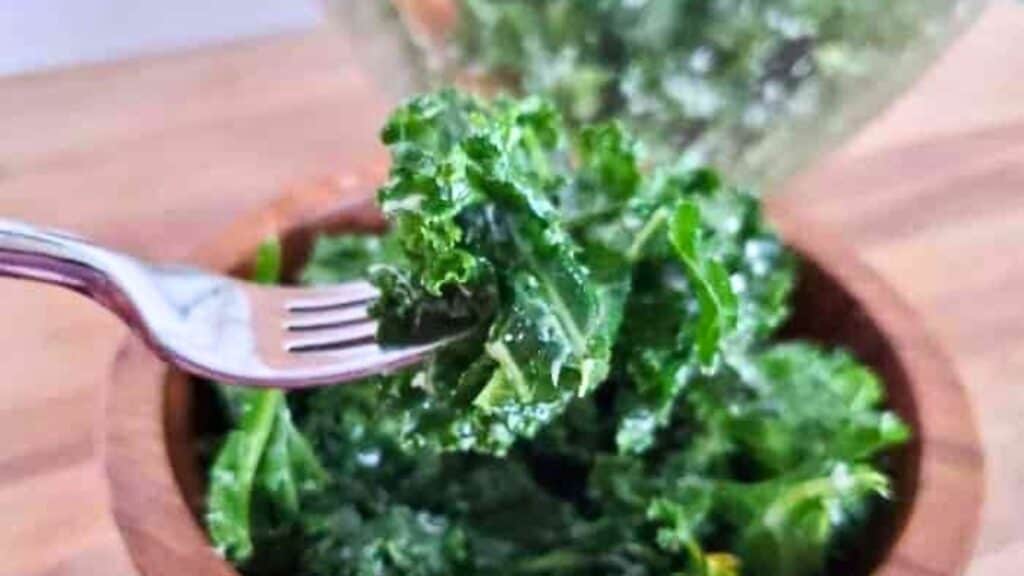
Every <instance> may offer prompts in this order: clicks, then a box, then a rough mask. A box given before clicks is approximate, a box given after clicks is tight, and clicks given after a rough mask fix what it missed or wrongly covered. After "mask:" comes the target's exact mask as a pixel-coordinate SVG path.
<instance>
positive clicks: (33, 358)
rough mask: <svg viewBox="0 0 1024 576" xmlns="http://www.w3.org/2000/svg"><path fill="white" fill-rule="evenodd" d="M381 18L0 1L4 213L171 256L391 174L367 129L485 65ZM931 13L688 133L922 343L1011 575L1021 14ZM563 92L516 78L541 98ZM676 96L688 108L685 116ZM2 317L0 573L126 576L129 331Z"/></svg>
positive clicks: (48, 311)
mask: <svg viewBox="0 0 1024 576" xmlns="http://www.w3.org/2000/svg"><path fill="white" fill-rule="evenodd" d="M433 3H434V2H433V0H431V1H430V2H427V1H426V0H424V2H422V3H421V4H420V5H421V6H425V5H430V4H433ZM407 4H408V3H407ZM413 4H415V2H413ZM867 4H871V5H879V6H889V5H891V6H893V7H898V6H901V5H902V4H901V3H900V2H890V3H885V2H881V3H879V2H869V3H866V4H865V5H867ZM918 5H919V6H920V5H921V4H920V3H919V4H918ZM373 6H374V4H373V3H371V2H369V0H352V1H345V0H335V1H334V2H328V3H326V4H325V3H321V2H313V1H299V0H295V1H283V0H245V1H243V0H222V1H220V2H215V3H211V2H202V1H200V0H178V1H177V2H173V3H172V2H129V1H128V0H38V1H34V2H24V1H20V0H0V216H3V217H9V218H18V219H23V220H27V221H31V222H36V223H41V224H47V225H51V226H56V227H61V228H66V229H70V230H74V231H77V232H80V233H83V234H87V235H89V236H90V237H93V238H96V239H97V240H99V241H100V242H103V243H107V244H110V245H112V246H115V247H117V248H121V249H124V250H128V251H132V252H134V253H137V254H140V255H143V256H147V257H151V258H156V259H163V260H177V259H183V258H186V257H187V255H188V254H189V253H190V252H191V251H193V250H194V249H195V247H196V246H198V245H199V244H201V243H202V242H203V241H204V240H205V239H207V238H209V237H210V236H211V235H213V234H214V233H215V232H216V231H217V230H218V229H219V227H220V226H222V225H223V224H224V223H225V222H228V221H230V220H231V219H233V218H235V217H237V216H238V215H240V214H243V213H245V212H247V211H249V210H252V209H253V208H254V207H256V206H259V205H261V204H262V203H265V202H266V201H267V200H268V199H270V198H272V197H274V196H275V195H278V194H280V193H281V192H282V191H283V190H286V189H289V188H292V187H296V186H302V185H304V183H308V182H310V181H315V180H318V179H322V178H325V177H328V178H333V177H342V178H348V177H351V176H352V174H364V175H370V176H368V178H371V180H370V181H372V177H373V176H372V175H374V174H378V175H379V173H380V167H381V154H382V151H381V148H380V147H379V145H378V144H377V141H376V133H377V130H378V127H379V126H380V124H381V122H382V121H383V119H384V117H385V116H386V114H387V112H388V111H389V110H390V108H391V107H392V106H393V104H394V103H395V102H396V101H397V99H398V98H400V97H401V96H402V95H403V94H406V93H408V92H409V91H410V90H412V89H414V88H416V87H420V86H426V85H428V84H432V83H439V82H443V81H445V80H451V79H457V80H459V81H465V80H466V75H465V72H466V70H470V71H471V72H472V71H473V70H479V69H480V68H481V67H483V68H486V67H487V66H488V62H487V61H485V60H483V58H485V56H484V55H482V53H479V54H478V53H477V52H473V53H471V54H469V56H472V57H467V53H466V52H463V53H462V54H461V55H460V54H459V53H458V52H457V51H453V50H452V49H450V47H446V45H444V44H438V43H437V42H438V40H437V38H435V37H433V36H431V35H430V34H429V33H427V34H425V33H424V31H423V29H422V27H420V28H417V23H418V22H419V21H418V20H416V19H415V18H412V19H410V18H409V17H407V18H406V20H405V21H399V20H397V19H394V18H389V17H383V18H382V17H381V15H380V14H379V13H378V11H377V10H376V9H374V8H373ZM928 6H929V7H928V9H927V10H926V11H925V12H924V13H922V14H915V15H914V19H913V21H914V22H927V23H928V26H926V27H924V28H922V29H921V30H917V29H914V30H913V31H912V32H913V38H914V40H913V42H909V43H906V45H904V44H903V43H900V42H897V43H895V44H893V45H888V44H882V43H880V42H881V40H879V39H878V38H875V39H874V40H872V41H871V42H869V43H868V44H866V46H868V47H875V48H878V47H884V49H880V50H877V51H875V52H873V53H871V54H867V53H866V52H865V54H866V55H865V59H864V60H863V61H861V62H860V64H859V67H858V66H853V64H856V63H857V62H853V64H851V61H850V60H849V59H843V58H840V59H839V60H835V59H833V60H822V61H821V62H819V63H818V64H817V66H818V67H817V68H815V70H825V68H823V67H822V66H824V65H825V64H828V63H832V64H836V65H837V66H839V64H845V65H847V66H846V67H845V68H844V67H843V66H839V67H838V68H837V69H838V70H842V71H847V72H848V73H849V76H842V79H841V81H838V80H837V81H836V83H835V84H834V85H832V84H828V83H827V82H826V83H825V84H822V86H825V88H826V89H823V90H820V91H815V92H813V94H812V96H813V97H814V98H820V99H813V98H812V100H811V101H812V102H813V103H814V104H813V105H812V106H809V107H808V106H804V107H792V109H791V108H787V106H788V105H789V104H790V103H793V102H797V101H801V102H804V103H805V104H806V102H807V98H811V96H808V95H807V93H806V91H803V92H802V91H800V90H797V89H793V90H790V89H789V88H787V89H786V90H785V91H783V93H782V96H778V95H777V94H776V91H775V90H774V89H769V88H767V87H766V86H768V84H769V83H764V86H762V88H764V90H762V91H759V92H757V93H758V94H760V95H761V97H763V98H766V99H767V100H766V101H771V102H774V103H776V104H778V103H779V102H781V104H778V106H779V107H778V108H773V110H783V109H785V110H786V112H785V113H782V112H779V113H778V114H779V116H778V117H779V118H782V120H780V121H779V122H777V123H775V122H774V121H765V120H762V118H763V117H764V116H763V114H762V115H761V116H758V115H756V114H754V115H750V114H743V115H738V116H737V117H738V118H739V119H738V120H735V122H733V123H730V124H726V125H723V126H722V127H721V129H720V130H718V129H714V130H713V129H710V128H706V127H704V126H706V125H711V124H713V123H711V122H708V121H702V122H701V126H702V128H701V129H700V130H697V131H696V132H694V133H695V134H697V136H695V137H694V142H698V144H696V145H694V147H693V148H694V150H698V151H700V154H701V155H702V156H700V158H711V159H714V160H717V161H720V162H725V163H727V164H729V165H731V166H733V167H734V168H735V171H736V173H737V174H739V175H741V176H742V177H743V178H745V179H747V180H750V181H753V182H757V183H759V184H762V185H763V186H764V187H765V188H766V189H768V190H770V191H771V192H773V193H779V194H786V195H789V198H790V199H791V200H792V202H793V203H794V204H799V205H801V206H803V207H804V208H805V209H806V210H807V212H808V214H809V215H810V216H812V217H814V218H816V219H818V220H820V221H822V222H824V223H825V224H826V225H828V226H831V227H833V228H834V229H835V230H836V231H837V232H838V233H841V234H843V235H845V236H846V238H847V239H848V240H849V241H850V242H851V243H853V244H854V245H855V246H856V247H857V249H858V250H859V252H860V254H861V255H862V256H863V257H864V258H865V259H866V260H867V261H868V262H869V263H870V264H871V265H873V266H874V267H875V268H876V269H877V270H878V271H879V272H880V273H881V274H882V275H883V276H884V277H885V278H886V279H887V280H888V281H889V282H890V283H891V284H893V285H894V286H895V287H896V288H897V290H898V291H900V292H901V293H902V294H903V295H904V296H905V297H906V298H907V300H908V301H909V302H910V303H911V304H912V305H913V306H914V307H915V309H917V310H918V312H919V313H920V314H921V315H922V317H923V319H924V321H925V323H926V324H927V325H928V326H929V327H930V328H931V329H933V330H934V331H935V332H936V333H937V335H938V336H939V338H940V339H941V341H942V342H943V344H944V346H945V347H946V349H947V351H948V352H949V354H950V356H951V357H952V358H953V360H954V362H955V363H956V366H957V369H958V371H959V373H960V375H961V377H962V378H963V380H964V382H965V384H966V386H967V388H968V391H969V393H970V396H971V401H972V403H973V405H974V408H975V411H976V414H977V416H978V420H979V425H980V428H981V432H982V437H983V443H984V445H985V449H986V454H988V455H989V463H988V465H989V470H988V480H987V482H988V486H987V490H988V504H987V506H986V508H985V512H984V517H983V524H982V532H981V540H980V542H979V545H978V547H977V549H976V552H975V559H974V561H973V563H972V564H971V567H970V572H969V573H970V574H972V575H982V574H985V575H988V574H1016V573H1018V570H1019V567H1020V566H1022V565H1024V517H1022V516H1021V515H1020V514H1019V511H1020V510H1022V509H1024V451H1021V450H1020V449H1019V446H1021V445H1022V444H1024V387H1022V382H1024V288H1022V287H1024V48H1022V45H1024V4H1021V3H1020V2H1015V1H1011V0H992V1H991V2H989V3H987V5H984V6H983V5H982V3H981V2H939V1H938V0H936V1H935V2H934V3H932V4H930V5H928ZM893 9H895V8H893ZM893 20H895V19H893ZM862 23H863V24H864V25H865V26H867V27H868V28H869V29H870V30H869V31H871V32H875V31H876V30H875V29H876V28H885V26H883V24H887V23H889V21H887V20H886V19H885V18H884V17H881V16H877V15H876V16H872V15H870V14H869V15H868V17H866V19H864V20H863V21H862ZM791 24H792V23H791ZM799 24H800V23H795V24H792V25H794V26H796V25H799ZM876 24H877V26H875V25H876ZM779 26H780V28H779V29H785V28H786V26H785V25H782V24H780V25H779ZM409 29H412V30H413V31H414V34H413V35H412V36H409V35H408V34H406V31H407V30H409ZM417 30H418V33H416V32H417ZM873 38H874V37H873ZM900 38H907V37H906V36H900ZM889 39H890V40H891V38H889ZM466 42H470V41H469V40H466ZM837 43H838V44H842V43H841V42H838V41H837ZM463 46H471V44H463ZM698 48H699V47H697V48H692V49H693V50H694V51H695V52H696V53H699V52H700V51H699V50H698ZM840 54H841V55H848V54H850V53H848V52H843V53H840ZM853 54H854V55H855V56H857V55H861V53H860V52H857V51H856V50H855V51H854V52H853ZM478 55H479V56H480V59H475V57H476V56H478ZM833 55H834V54H833ZM551 56H552V55H551V54H542V55H541V57H551ZM817 56H821V54H818V55H817ZM691 60H692V59H691ZM697 61H698V62H699V61H700V58H697ZM837 62H838V64H837ZM791 64H793V63H791ZM570 68H571V69H573V70H578V69H579V68H578V67H570ZM697 68H700V66H699V65H698V66H697ZM847 72H843V74H846V73H847ZM822 78H826V79H827V77H826V76H824V75H823V76H822ZM837 78H839V76H837ZM577 80H578V79H574V80H573V81H577ZM691 80H692V81H693V82H694V83H697V84H700V82H703V80H701V78H697V79H695V80H694V79H691ZM563 81H566V80H565V77H558V76H554V77H547V78H535V79H532V80H531V82H533V83H526V86H525V87H526V88H528V89H531V90H532V89H544V90H551V91H552V93H555V94H556V95H557V94H562V92H559V91H560V90H562V89H563V88H564V86H565V85H564V84H562V83H561V82H563ZM759 82H760V80H759ZM692 85H693V84H691V86H692ZM700 85H701V86H703V84H700ZM800 85H801V86H808V85H810V84H800ZM787 86H788V85H787ZM833 88H834V89H833ZM801 95H803V96H801ZM670 96H671V94H669V95H668V96H666V98H668V97H670ZM721 96H722V95H721V94H719V95H718V97H721ZM800 98H804V100H800ZM577 104H578V103H577ZM676 104H678V105H679V106H680V110H683V112H684V113H686V114H697V112H694V110H697V109H701V108H700V106H697V105H696V104H694V103H693V102H689V103H685V102H684V103H679V102H676ZM755 104H761V102H760V101H758V102H755ZM748 105H751V104H750V102H746V101H744V102H743V103H741V104H739V106H741V107H743V108H742V109H743V110H745V111H749V109H748V108H747V106H748ZM687 106H690V107H689V108H687ZM694 106H697V107H696V108H693V107H694ZM751 109H752V108H751ZM793 110H796V111H795V112H794V111H793ZM587 113H588V112H587V111H586V110H584V111H583V112H580V114H582V115H583V116H586V114H587ZM773 113H774V112H773ZM637 118H639V120H637V121H638V122H644V121H648V122H650V121H655V122H656V121H660V120H659V119H657V118H654V119H653V120H652V119H651V118H650V117H647V116H644V115H643V113H642V112H638V113H637ZM687 118H689V117H687ZM751 118H753V119H754V120H751ZM773 118H774V117H773ZM755 120H756V122H755ZM689 121H690V120H689V119H688V120H687V122H689ZM751 122H753V124H751ZM753 125H756V126H757V127H758V128H757V129H756V130H754V129H752V128H751V126H753ZM737 126H739V128H737ZM762 128H763V130H762ZM737 142H740V143H741V144H736V143H737ZM652 148H657V146H652ZM371 191H372V186H368V187H367V193H371ZM0 318H2V319H3V323H2V325H0V368H2V371H3V375H2V376H0V432H2V433H3V434H4V437H5V438H8V439H10V438H13V437H15V434H17V441H11V440H7V441H5V442H0V510H2V511H3V516H4V520H2V521H0V550H4V551H5V552H7V553H6V554H3V555H0V574H2V575H8V574H10V575H15V574H17V575H26V574H30V575H38V576H42V575H44V574H47V575H49V574H132V573H133V567H132V564H131V561H130V559H129V558H128V557H127V555H126V553H125V551H124V549H123V543H122V542H121V541H120V539H119V536H118V535H117V531H116V529H115V527H114V525H113V520H112V518H111V516H110V514H109V510H108V495H107V494H106V492H105V490H106V488H105V484H104V483H103V482H102V480H101V478H102V470H101V464H100V461H99V450H100V449H101V442H100V440H99V438H98V436H97V430H96V427H95V419H96V418H97V414H98V412H99V410H100V407H101V398H99V397H98V394H97V390H100V389H101V387H102V386H101V385H102V383H103V382H104V380H105V379H106V378H107V376H108V374H109V369H110V364H111V362H112V361H113V358H114V357H115V356H116V353H117V349H118V346H119V343H120V341H121V339H122V338H123V337H124V332H123V329H122V328H121V327H120V326H119V325H118V324H117V323H116V322H115V321H114V320H112V319H111V318H109V317H107V315H106V314H105V313H104V312H102V311H101V310H99V309H97V308H95V307H93V306H91V305H89V304H86V303H83V302H82V301H80V300H78V299H77V298H76V297H75V296H73V295H69V294H65V293H63V292H60V291H55V290H49V289H40V288H38V287H26V286H24V285H21V284H15V283H12V282H6V281H3V282H0ZM55 542H59V543H60V544H59V545H54V543H55Z"/></svg>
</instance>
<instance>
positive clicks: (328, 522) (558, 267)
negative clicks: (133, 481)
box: [206, 91, 908, 576]
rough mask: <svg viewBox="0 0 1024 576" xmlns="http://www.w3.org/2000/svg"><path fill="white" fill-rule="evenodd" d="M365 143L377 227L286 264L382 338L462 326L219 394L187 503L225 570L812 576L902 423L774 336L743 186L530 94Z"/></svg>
mask: <svg viewBox="0 0 1024 576" xmlns="http://www.w3.org/2000/svg"><path fill="white" fill-rule="evenodd" d="M383 139H384V142H385V143H386V144H387V145H388V147H389V148H390V150H391V154H392V159H393V166H392V169H391V177H390V179H389V181H388V182H387V183H386V184H385V185H384V186H383V188H381V190H380V193H379V201H380V206H381V209H382V210H383V212H384V214H385V215H386V216H387V217H388V219H389V220H390V222H391V230H390V232H389V233H388V234H387V235H385V236H383V237H360V236H349V237H341V238H321V239H320V240H319V243H318V244H317V246H316V248H315V251H314V253H313V255H312V257H311V260H310V262H309V263H308V264H307V265H306V268H305V272H304V274H303V280H304V281H307V282H313V283H323V282H340V281H345V280H350V279H354V278H359V277H364V276H366V275H367V274H369V275H370V277H371V278H372V279H373V281H374V282H375V283H376V285H377V286H378V287H379V288H380V289H381V292H382V297H381V299H380V300H379V301H378V303H377V304H376V306H375V314H376V315H377V316H378V317H379V319H380V321H381V335H382V337H383V338H385V339H387V340H390V341H394V342H402V341H408V340H410V339H420V338H431V337H435V336H437V335H439V334H443V333H449V332H451V331H452V330H456V329H458V330H470V331H471V336H469V337H467V338H466V339H464V340H462V341H460V342H459V344H457V345H455V346H453V347H451V348H448V349H445V350H443V351H442V352H440V353H439V354H437V356H436V357H435V358H434V359H432V360H431V361H429V362H428V363H427V364H425V365H422V366H420V367H417V368H415V369H412V370H409V371H406V372H402V373H399V374H395V375H393V376H388V377H379V378H374V379H370V380H367V381H365V382H362V383H359V384H355V385H345V386H338V387H334V388H328V389H323V390H319V391H315V392H310V393H303V394H297V395H293V396H289V397H287V398H286V397H285V396H284V395H283V394H281V393H280V392H266V391H242V392H237V391H229V390H228V389H223V392H224V400H225V404H226V406H227V408H228V413H229V415H230V416H231V417H232V422H233V425H232V428H231V430H230V432H229V433H228V434H227V436H226V438H225V439H224V441H223V443H222V444H221V448H220V450H219V452H218V454H217V457H216V460H215V462H214V463H213V465H212V467H211V470H210V491H209V497H208V502H207V504H208V510H207V515H206V520H207V525H208V528H209V531H210V535H211V538H212V539H213V542H214V544H215V545H216V546H217V547H218V549H219V550H220V551H221V552H222V553H224V554H225V555H226V556H227V557H228V558H229V559H231V560H232V561H233V562H235V563H236V564H238V565H239V566H240V567H241V569H242V570H243V571H244V572H246V573H247V574H270V573H290V574H307V575H315V576H336V575H337V576H340V575H353V576H356V575H358V576H371V575H373V576H377V575H414V576H433V575H438V576H441V575H472V574H489V575H490V574H498V575H502V574H503V575H556V576H557V575H565V576H568V575H590V574H608V575H623V576H626V575H628V576H655V575H666V574H679V575H682V574H685V575H688V576H735V575H739V574H744V575H754V576H773V575H775V576H801V575H811V574H819V573H821V572H822V570H823V569H824V567H825V566H826V565H827V563H828V561H829V560H830V558H831V557H832V556H833V555H834V554H836V553H837V550H839V548H837V546H836V543H837V542H838V541H840V540H841V539H843V538H846V537H848V536H849V535H851V534H853V535H856V534H857V531H858V530H861V529H862V528H863V526H864V522H865V520H866V518H867V515H868V513H869V512H870V509H871V508H872V506H874V505H875V504H876V503H877V502H878V500H879V499H881V498H885V497H888V496H889V495H890V481H889V479H888V478H887V476H886V475H885V474H884V472H883V471H882V469H881V468H880V460H879V458H880V456H882V455H883V454H884V452H885V451H886V450H887V449H888V448H890V447H892V446H895V445H898V444H900V443H902V442H904V441H905V440H906V439H907V437H908V430H907V428H906V427H905V426H904V425H903V424H902V423H901V422H900V420H899V419H898V418H897V417H896V416H895V415H894V414H892V413H890V412H888V411H886V410H885V409H884V408H883V403H884V398H883V387H882V385H881V384H880V382H879V381H878V378H877V377H876V376H875V375H874V374H873V373H871V372H870V371H869V370H868V369H867V368H865V367H863V366H861V365H860V364H858V363H857V362H856V361H855V360H854V359H853V358H851V357H850V356H849V355H847V354H846V353H844V352H841V351H834V350H827V349H823V348H821V347H819V346H816V345H814V344H812V343H808V342H780V341H778V340H777V339H776V338H775V336H774V335H775V333H776V331H777V330H778V328H779V326H780V324H782V323H783V322H784V321H785V319H786V317H787V306H788V304H789V298H790V292H791V288H792V286H793V283H794V280H793V266H792V262H791V257H790V256H789V254H788V253H787V252H786V250H785V249H784V248H783V247H782V246H781V245H780V244H779V242H778V240H777V238H776V237H775V236H774V235H773V234H772V232H771V231H770V230H769V229H768V228H767V227H766V226H765V224H764V222H763V221H762V218H761V215H760V212H759V203H758V200H757V198H756V197H754V196H753V195H751V194H749V193H747V192H746V191H744V190H741V189H737V188H734V187H732V186H729V185H728V184H726V183H724V182H722V181H721V180H720V179H719V177H718V176H717V175H716V174H715V173H714V172H711V171H709V170H706V169H701V168H695V167H692V166H688V165H684V164H680V165H671V164H657V165H653V166H652V165H647V164H645V161H644V159H643V154H642V151H641V150H640V148H639V147H638V145H637V144H636V143H635V141H634V140H633V138H632V137H631V136H630V135H629V134H627V133H626V132H625V130H624V129H623V128H622V126H620V125H619V124H617V123H614V122H613V123H605V124H598V125H591V126H587V127H584V128H582V129H581V130H579V131H577V132H572V131H569V130H567V129H566V127H565V126H564V125H563V123H562V120H561V117H560V115H559V114H558V113H557V112H556V111H555V109H554V108H553V106H552V105H551V104H549V103H548V102H546V101H544V100H541V99H536V98H528V99H525V100H505V99H499V100H497V101H494V102H484V101H481V100H478V99H476V98H474V97H471V96H467V95H464V94H461V93H458V92H455V91H443V92H439V93H436V94H430V95H426V96H422V97H419V98H416V99H414V100H412V101H410V102H408V103H407V104H405V105H403V106H402V107H401V108H399V109H398V110H397V111H396V112H395V113H394V115H393V116H392V118H391V120H390V121H389V123H388V124H387V126H386V128H385V129H384V132H383ZM279 256H280V253H279V250H276V249H275V245H274V244H272V243H271V244H268V245H267V246H265V247H264V249H263V250H261V252H260V257H259V259H258V265H257V270H258V275H259V279H260V280H263V281H274V280H276V279H277V276H278V270H279V266H280V263H279Z"/></svg>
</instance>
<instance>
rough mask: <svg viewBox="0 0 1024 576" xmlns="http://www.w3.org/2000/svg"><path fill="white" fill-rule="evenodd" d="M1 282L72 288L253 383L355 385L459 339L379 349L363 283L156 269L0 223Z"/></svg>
mask: <svg viewBox="0 0 1024 576" xmlns="http://www.w3.org/2000/svg"><path fill="white" fill-rule="evenodd" d="M0 276H7V277H13V278H24V279H29V280H36V281H40V282H44V283H47V284H55V285H58V286H63V287H65V288H69V289H71V290H74V291H76V292H78V293H80V294H84V295H85V296H87V297H89V298H91V299H92V300H94V301H96V302H98V303H99V304H102V305H103V306H105V307H106V308H108V309H109V310H110V311H112V312H113V313H114V314H116V315H117V316H118V317H120V318H121V320H123V321H124V323H125V324H127V325H128V326H129V327H130V328H131V329H132V330H133V331H134V332H135V333H136V334H137V335H138V336H140V337H141V338H142V339H143V340H145V342H146V343H147V344H148V345H149V347H150V348H151V349H152V350H153V351H154V352H156V353H157V354H158V355H159V356H161V357H162V358H164V359H165V360H166V361H167V362H169V363H171V364H174V365H176V366H178V367H179V368H181V369H182V370H185V371H187V372H191V373H193V374H197V375H200V376H206V377H209V378H212V379H215V380H218V381H221V382H227V383H237V384H242V385H249V386H263V387H273V388H285V389H298V388H306V387H312V386H319V385H325V384H335V383H342V382H348V381H353V380H358V379H361V378H364V377H366V376H370V375H374V374H382V373H388V372H391V371H394V370H397V369H400V368H403V367H406V366H410V365H413V364H416V363H418V362H421V361H423V360H424V359H426V358H427V357H428V356H430V355H431V353H432V352H434V351H435V350H437V349H438V348H439V347H441V346H444V345H446V344H448V343H450V342H452V341H453V340H454V339H456V338H457V337H458V336H453V337H451V338H445V339H442V340H439V341H434V342H428V343H424V344H417V345H412V346H402V347H394V348H389V347H383V346H381V345H380V344H378V343H377V341H376V338H375V335H376V330H377V324H376V322H375V321H374V320H373V318H371V317H370V314H369V311H368V306H369V305H370V303H372V302H373V300H374V299H376V297H377V292H376V290H375V289H374V288H373V286H371V285H370V284H368V283H367V282H362V281H359V282H350V283H346V284H339V285H335V286H330V287H314V288H290V287H272V286H260V285H256V284H252V283H248V282H241V281H238V280H234V279H232V278H229V277H226V276H221V275H218V274H211V273H208V272H204V271H201V270H197V269H194V268H189V267H185V266H177V265H157V264H151V263H147V262H143V261H141V260H138V259H136V258H133V257H131V256H128V255H125V254H121V253H118V252H115V251H113V250H109V249H106V248H101V247H99V246H96V245H95V244H92V243H90V242H88V241H86V240H84V239H82V238H79V237H77V236H74V235H71V234H67V233H64V232H59V231H54V230H44V229H40V228H37V227H33V226H29V225H27V224H24V223H20V222H14V221H10V220H2V219H0Z"/></svg>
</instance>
